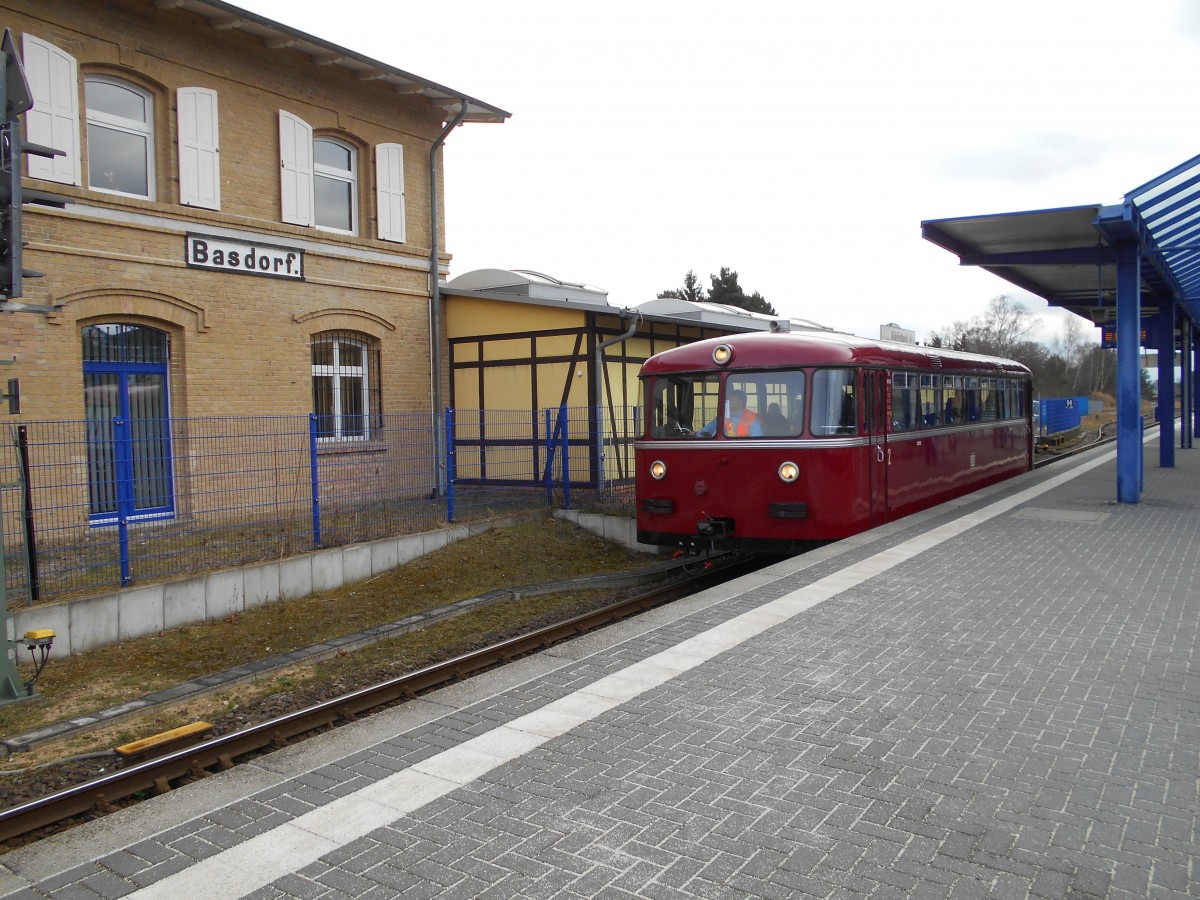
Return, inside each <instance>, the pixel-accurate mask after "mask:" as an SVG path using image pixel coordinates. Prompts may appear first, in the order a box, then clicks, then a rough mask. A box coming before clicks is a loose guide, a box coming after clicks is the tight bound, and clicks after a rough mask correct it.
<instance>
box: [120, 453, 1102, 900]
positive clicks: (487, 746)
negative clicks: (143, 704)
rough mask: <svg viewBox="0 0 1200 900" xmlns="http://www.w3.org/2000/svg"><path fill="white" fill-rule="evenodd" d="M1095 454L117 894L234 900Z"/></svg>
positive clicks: (1002, 506) (147, 899)
mask: <svg viewBox="0 0 1200 900" xmlns="http://www.w3.org/2000/svg"><path fill="white" fill-rule="evenodd" d="M1115 456H1116V453H1115V452H1110V453H1106V454H1103V455H1101V456H1099V457H1097V458H1096V459H1093V460H1089V461H1088V462H1086V463H1082V464H1080V465H1078V466H1075V467H1073V468H1071V469H1070V470H1068V471H1067V472H1064V473H1063V474H1061V475H1057V476H1055V477H1053V478H1049V479H1047V480H1046V481H1044V482H1042V483H1040V484H1038V485H1035V486H1033V487H1030V488H1027V489H1026V490H1023V491H1020V492H1019V493H1017V494H1014V495H1012V496H1010V497H1006V498H1004V499H1003V500H998V501H997V502H995V503H992V504H990V505H989V506H986V507H984V508H983V509H981V510H977V511H976V512H973V513H967V514H966V515H963V516H960V517H958V518H957V519H955V520H954V521H952V522H949V523H947V524H945V525H942V526H941V527H939V528H935V529H933V530H932V531H928V532H925V533H924V534H921V535H919V536H917V537H915V538H912V539H910V540H908V541H905V542H904V543H902V544H899V545H897V546H896V547H892V548H890V549H887V550H884V551H882V552H880V553H876V554H875V555H874V556H871V557H868V558H867V559H864V560H862V561H861V562H858V563H855V564H853V565H850V566H847V567H846V568H845V569H842V570H841V571H838V572H835V573H834V574H832V575H829V576H827V577H825V578H822V579H820V580H819V581H815V582H813V583H812V584H810V585H807V586H805V587H803V588H800V589H799V590H796V591H793V592H791V593H790V594H785V595H784V596H782V597H780V598H778V599H777V600H773V601H771V602H769V603H766V604H764V605H763V606H761V607H759V608H757V609H753V610H750V611H749V612H746V613H743V614H742V615H740V616H737V617H736V618H733V619H730V620H729V621H728V622H724V623H722V624H720V625H717V626H714V627H713V628H710V629H708V630H707V631H705V632H703V633H701V634H698V635H696V636H695V637H691V638H688V639H687V640H685V641H682V642H680V643H679V644H676V645H675V646H674V647H671V648H670V649H668V650H664V651H662V652H661V653H657V654H655V655H654V656H651V657H649V658H647V659H645V660H643V661H641V662H637V663H633V664H632V665H630V666H627V667H625V668H624V669H622V670H620V671H618V672H614V673H612V674H610V675H606V676H604V677H603V678H600V679H599V680H597V681H595V682H593V683H592V684H590V685H588V686H586V687H583V688H580V689H579V690H577V691H575V692H574V693H572V694H569V695H568V696H566V697H563V698H561V699H559V700H555V701H553V702H551V703H548V704H546V705H545V706H543V707H541V708H540V709H538V710H535V711H534V712H531V713H528V714H526V715H524V716H521V717H520V718H518V719H515V720H514V721H512V722H510V723H508V724H507V725H501V726H499V727H498V728H495V729H493V730H492V731H489V732H487V733H486V734H482V735H479V736H478V737H474V738H471V739H470V740H468V741H465V742H464V743H462V744H459V745H458V746H457V747H453V748H451V749H449V750H445V751H443V752H442V753H439V754H437V755H436V756H433V757H430V758H429V759H427V760H424V761H422V762H420V763H417V764H416V765H414V766H412V767H410V768H408V769H406V770H404V771H403V772H398V773H396V774H395V775H390V776H388V777H387V778H384V779H382V780H380V781H377V782H375V783H374V784H371V785H368V786H367V787H365V788H363V789H362V790H360V791H357V792H355V793H353V794H349V795H346V796H344V797H339V798H338V799H336V800H334V801H332V802H330V803H327V804H326V805H325V806H322V807H320V808H318V809H314V810H313V811H312V812H308V813H305V814H304V815H301V816H298V817H297V818H295V819H293V820H292V821H291V822H288V823H286V824H284V825H280V826H279V827H277V828H274V829H272V830H271V831H269V832H265V833H263V834H260V835H257V836H256V837H253V838H250V839H249V840H247V841H245V842H244V843H242V844H238V845H237V846H236V847H232V848H230V849H228V850H224V851H222V852H220V853H218V854H216V855H214V856H211V857H209V858H208V859H205V860H201V861H200V862H198V863H196V864H195V865H194V866H191V867H190V868H188V869H186V870H184V871H182V872H179V873H177V874H175V875H170V876H168V877H166V878H164V879H162V880H161V881H159V882H156V883H155V884H153V885H150V886H149V887H146V888H143V889H142V890H139V891H135V892H134V893H132V894H129V895H127V896H129V897H137V898H141V900H152V898H164V900H166V898H170V900H174V898H177V897H186V896H188V894H189V893H194V892H195V891H197V890H199V891H200V892H201V893H202V894H203V896H204V897H206V898H209V900H225V898H235V897H241V896H244V895H245V894H249V893H251V892H253V891H256V890H258V889H259V888H261V887H264V886H266V885H268V884H270V883H271V882H273V881H275V880H276V879H279V878H282V877H283V876H285V875H289V874H291V873H292V872H296V871H298V870H299V869H302V868H304V867H305V866H307V865H310V864H311V863H313V862H316V861H317V860H318V859H320V858H321V857H322V856H324V855H325V854H327V853H329V852H330V851H332V850H336V849H338V848H339V847H342V846H345V845H346V844H348V843H350V842H351V841H353V840H356V839H358V838H360V837H364V836H366V835H367V834H370V833H371V832H372V831H374V830H375V829H377V828H381V827H383V826H385V825H389V824H391V823H392V822H394V821H396V820H397V819H400V818H402V817H403V816H405V815H408V814H409V813H412V812H415V811H416V810H418V809H420V808H421V807H422V806H425V805H426V804H428V803H431V802H432V801H434V800H437V799H438V798H440V797H444V796H445V795H446V794H449V793H450V792H451V791H454V790H457V789H458V788H460V787H462V786H463V785H466V784H470V783H471V782H472V781H474V780H476V779H477V778H479V777H481V776H483V775H486V774H487V773H488V772H491V771H492V770H493V769H496V768H498V767H500V766H502V765H504V764H505V763H507V762H511V761H512V760H515V759H519V758H520V757H521V756H523V755H524V754H526V753H528V752H529V751H531V750H534V749H536V748H537V747H540V746H541V745H542V744H544V743H545V742H546V741H548V740H550V739H552V738H556V737H560V736H561V735H564V734H567V733H568V732H570V731H571V730H572V729H574V728H577V727H578V726H580V725H583V724H585V723H586V722H589V721H591V720H592V719H595V718H597V717H598V716H600V715H602V714H603V713H605V712H608V711H609V710H611V709H615V708H616V707H618V706H620V705H621V704H622V703H624V702H625V701H627V700H630V699H633V698H634V697H636V696H638V695H639V694H642V693H645V692H646V691H648V690H651V689H653V688H656V687H659V686H660V685H662V684H665V683H666V682H668V681H670V680H671V679H672V678H675V677H676V676H678V675H681V674H683V673H684V672H687V671H690V670H691V669H694V668H696V667H697V666H699V665H702V664H703V663H705V662H707V661H708V660H710V659H712V658H713V657H715V656H717V655H719V654H721V653H724V652H725V651H727V650H730V649H732V648H734V647H736V646H738V645H739V644H742V643H744V642H745V641H747V640H750V639H751V638H753V637H756V636H757V635H759V634H762V633H763V632H764V631H766V630H767V629H769V628H773V627H774V626H776V625H778V624H779V623H781V622H784V621H787V620H788V619H790V618H792V617H794V616H796V615H799V614H800V613H802V612H804V611H805V610H808V609H812V608H813V607H814V606H817V605H818V604H820V603H823V602H825V601H826V600H829V599H830V598H832V597H836V596H837V595H838V594H841V593H843V592H844V591H847V590H850V589H851V588H854V587H857V586H858V585H860V584H862V583H863V582H865V581H867V580H869V579H871V578H874V577H876V576H877V575H880V574H882V573H883V572H886V571H888V570H889V569H891V568H893V567H894V566H897V565H899V564H901V563H903V562H906V561H908V560H910V559H912V558H913V557H915V556H917V555H919V554H920V553H923V552H924V551H926V550H928V549H931V548H933V547H936V546H937V545H938V544H941V543H943V542H944V541H947V540H949V539H950V538H952V537H955V536H957V535H960V534H962V533H963V532H965V531H967V530H969V529H971V528H973V527H975V526H976V525H979V524H982V523H983V522H986V521H988V520H989V519H993V518H995V517H996V516H999V515H1002V514H1004V513H1006V512H1008V511H1009V510H1011V509H1013V508H1014V507H1016V506H1018V505H1020V504H1022V503H1025V502H1027V501H1029V500H1031V499H1033V498H1034V497H1037V496H1039V495H1040V494H1044V493H1046V492H1047V491H1050V490H1053V489H1054V488H1056V487H1058V486H1059V485H1062V484H1064V483H1066V482H1068V481H1070V480H1071V479H1073V478H1076V477H1078V476H1079V475H1082V474H1083V473H1084V472H1087V471H1090V470H1091V469H1094V468H1096V467H1097V466H1099V465H1102V464H1104V463H1106V462H1108V461H1109V460H1111V459H1113V458H1114V457H1115Z"/></svg>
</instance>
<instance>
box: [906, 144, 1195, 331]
mask: <svg viewBox="0 0 1200 900" xmlns="http://www.w3.org/2000/svg"><path fill="white" fill-rule="evenodd" d="M921 233H922V236H923V237H925V239H926V240H929V241H931V242H933V243H935V244H937V245H938V246H939V247H942V248H944V249H946V250H949V251H950V252H951V253H954V254H956V255H957V256H958V257H959V261H960V263H961V264H962V265H965V266H980V267H982V268H986V269H988V270H989V271H991V272H994V273H995V274H996V275H999V276H1000V277H1001V278H1003V279H1005V280H1006V281H1009V282H1011V283H1013V284H1015V285H1017V286H1018V287H1022V288H1024V289H1025V290H1027V291H1030V292H1031V293H1034V294H1037V295H1038V296H1039V297H1042V298H1044V299H1045V300H1046V301H1047V302H1049V303H1050V304H1052V305H1054V306H1061V307H1064V308H1066V309H1069V310H1071V311H1072V312H1074V313H1077V314H1079V315H1081V316H1084V317H1085V318H1089V319H1091V320H1092V321H1093V322H1096V323H1103V322H1108V321H1110V320H1112V319H1114V318H1115V316H1116V277H1117V273H1116V268H1117V267H1116V265H1115V263H1116V252H1115V250H1114V247H1115V245H1116V244H1117V243H1118V242H1121V241H1130V240H1135V241H1136V242H1137V244H1138V247H1139V250H1140V253H1141V266H1140V268H1141V290H1142V313H1143V315H1152V314H1154V313H1155V312H1156V311H1157V308H1158V307H1159V306H1160V305H1161V304H1162V303H1164V302H1171V301H1174V302H1176V303H1178V304H1179V305H1180V306H1181V307H1182V308H1183V310H1184V312H1185V313H1186V314H1187V315H1188V316H1189V318H1191V319H1192V320H1193V321H1197V320H1198V319H1200V156H1197V157H1194V158H1193V159H1190V160H1188V161H1187V162H1186V163H1183V164H1182V165H1180V166H1178V167H1176V168H1175V169H1172V170H1171V171H1170V172H1166V173H1164V174H1163V175H1161V176H1159V177H1158V178H1155V179H1154V180H1152V181H1150V182H1147V183H1146V184H1144V185H1142V186H1141V187H1139V188H1136V189H1134V190H1132V191H1130V192H1129V193H1127V194H1126V195H1125V199H1124V202H1123V203H1120V204H1116V205H1114V206H1102V205H1100V204H1090V205H1087V206H1072V207H1066V208H1061V209H1044V210H1030V211H1026V212H1014V213H999V214H993V215H984V216H967V217H962V218H955V219H931V220H928V221H925V222H922V223H921Z"/></svg>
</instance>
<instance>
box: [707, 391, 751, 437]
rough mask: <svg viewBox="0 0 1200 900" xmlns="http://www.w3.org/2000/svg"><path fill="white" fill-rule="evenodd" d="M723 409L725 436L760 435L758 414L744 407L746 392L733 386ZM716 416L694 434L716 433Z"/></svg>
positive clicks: (710, 435)
mask: <svg viewBox="0 0 1200 900" xmlns="http://www.w3.org/2000/svg"><path fill="white" fill-rule="evenodd" d="M725 406H726V409H725V436H726V437H762V433H763V430H762V422H761V421H760V420H759V418H758V414H757V413H755V412H754V411H752V410H749V409H746V392H745V391H743V390H741V389H739V388H734V389H733V390H731V391H729V392H728V397H727V400H726V404H725ZM719 418H720V417H719V416H718V417H717V418H714V419H713V420H712V421H711V422H709V423H708V424H707V425H705V426H704V427H703V428H701V429H700V430H699V431H697V432H696V434H699V435H701V436H703V437H712V436H713V435H714V434H716V433H717V419H719Z"/></svg>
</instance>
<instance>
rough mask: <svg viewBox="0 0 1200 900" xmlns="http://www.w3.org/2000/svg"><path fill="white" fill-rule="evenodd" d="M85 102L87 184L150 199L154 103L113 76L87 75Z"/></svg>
mask: <svg viewBox="0 0 1200 900" xmlns="http://www.w3.org/2000/svg"><path fill="white" fill-rule="evenodd" d="M84 98H85V101H86V104H87V156H88V186H89V187H91V188H93V189H95V190H98V191H106V192H109V193H113V194H126V195H129V196H132V197H145V198H147V199H150V200H153V199H154V102H153V100H152V98H151V97H150V95H149V94H148V93H146V92H145V91H143V90H141V89H139V88H136V87H134V86H133V85H131V84H129V83H128V82H124V81H120V80H118V79H116V78H108V77H102V76H92V77H90V78H88V79H87V81H86V82H85V84H84Z"/></svg>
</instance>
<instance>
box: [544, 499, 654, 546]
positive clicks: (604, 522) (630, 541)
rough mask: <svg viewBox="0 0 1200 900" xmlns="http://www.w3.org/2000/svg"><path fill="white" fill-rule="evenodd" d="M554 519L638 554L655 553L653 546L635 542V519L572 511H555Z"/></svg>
mask: <svg viewBox="0 0 1200 900" xmlns="http://www.w3.org/2000/svg"><path fill="white" fill-rule="evenodd" d="M554 517H555V518H556V519H566V520H567V521H568V522H573V523H574V524H576V525H578V526H579V527H580V528H583V529H585V530H587V531H590V532H591V533H592V534H598V535H599V536H600V537H602V538H604V539H605V540H608V541H612V542H613V543H614V544H620V545H621V546H622V547H628V548H629V549H630V550H636V551H638V552H639V553H657V552H658V547H656V546H655V545H654V544H639V543H638V540H637V519H634V518H632V517H619V516H602V515H599V514H598V513H581V512H576V511H575V510H573V509H556V510H555V511H554Z"/></svg>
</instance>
